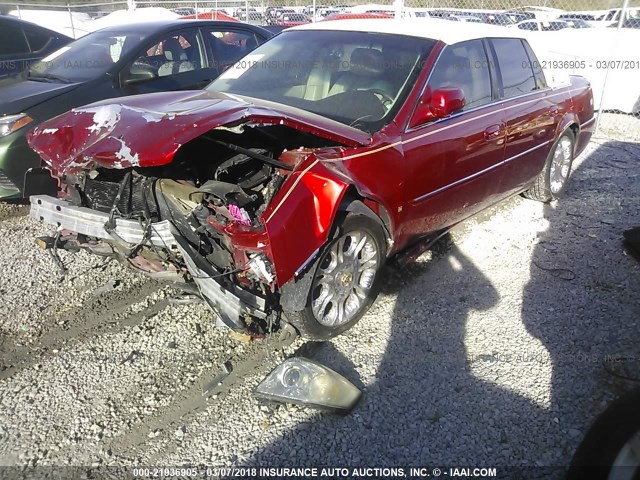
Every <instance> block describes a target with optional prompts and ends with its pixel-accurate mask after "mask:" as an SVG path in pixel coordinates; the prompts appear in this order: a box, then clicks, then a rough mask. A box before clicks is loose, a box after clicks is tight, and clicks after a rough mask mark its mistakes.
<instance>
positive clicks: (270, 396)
mask: <svg viewBox="0 0 640 480" xmlns="http://www.w3.org/2000/svg"><path fill="white" fill-rule="evenodd" d="M254 394H255V396H256V397H257V398H261V399H265V400H272V401H278V402H284V403H295V404H298V405H305V406H311V407H315V408H320V409H323V410H333V411H336V412H338V413H348V412H349V411H351V409H353V407H354V406H355V405H356V403H358V400H360V397H361V395H362V393H361V392H360V390H358V388H357V387H355V386H354V385H353V384H352V383H351V382H350V381H349V380H347V379H346V378H344V377H343V376H342V375H340V374H338V373H336V372H334V371H333V370H331V369H330V368H328V367H325V366H324V365H321V364H319V363H317V362H314V361H313V360H309V359H307V358H303V357H292V358H289V359H287V360H285V361H284V362H282V363H281V364H280V365H278V366H277V367H276V368H275V369H274V370H273V371H272V372H271V373H270V374H269V375H267V378H265V379H264V380H263V381H262V382H261V383H260V385H258V387H257V388H256V390H255V392H254Z"/></svg>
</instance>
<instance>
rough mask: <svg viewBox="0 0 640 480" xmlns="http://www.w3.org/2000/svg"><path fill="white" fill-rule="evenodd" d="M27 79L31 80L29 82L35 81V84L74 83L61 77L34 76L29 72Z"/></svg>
mask: <svg viewBox="0 0 640 480" xmlns="http://www.w3.org/2000/svg"><path fill="white" fill-rule="evenodd" d="M27 78H29V80H33V81H35V82H51V83H55V82H60V83H73V81H71V80H69V79H68V78H64V77H60V76H58V75H53V74H51V73H39V74H33V73H31V72H28V73H27Z"/></svg>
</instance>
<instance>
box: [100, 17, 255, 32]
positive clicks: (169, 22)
mask: <svg viewBox="0 0 640 480" xmlns="http://www.w3.org/2000/svg"><path fill="white" fill-rule="evenodd" d="M186 26H194V27H198V26H205V27H207V26H209V27H210V26H215V27H229V28H238V27H239V26H243V27H248V28H251V29H255V28H260V27H256V26H255V25H250V24H246V23H242V22H225V21H223V20H196V19H193V20H190V19H180V18H175V19H163V20H152V21H148V22H135V23H122V24H119V25H110V26H107V27H104V28H102V29H100V30H98V31H104V32H119V31H131V30H132V29H135V30H136V31H137V32H140V33H153V32H157V31H161V30H164V29H171V28H175V27H186Z"/></svg>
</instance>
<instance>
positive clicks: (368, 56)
mask: <svg viewBox="0 0 640 480" xmlns="http://www.w3.org/2000/svg"><path fill="white" fill-rule="evenodd" d="M350 63H351V64H350V68H349V71H351V72H353V73H355V74H357V75H362V76H367V77H377V76H379V75H381V74H383V73H384V56H383V55H382V52H381V51H380V50H374V49H373V48H356V49H355V50H354V51H353V52H351V62H350Z"/></svg>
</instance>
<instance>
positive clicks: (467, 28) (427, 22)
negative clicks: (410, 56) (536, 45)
mask: <svg viewBox="0 0 640 480" xmlns="http://www.w3.org/2000/svg"><path fill="white" fill-rule="evenodd" d="M300 30H334V31H351V32H370V33H388V34H395V35H406V36H411V37H419V38H430V39H434V40H440V41H442V42H444V43H446V44H448V45H452V44H454V43H458V42H464V41H466V40H476V39H479V38H486V37H503V38H526V35H523V34H521V33H520V32H518V31H517V30H513V29H506V28H504V27H502V26H500V25H488V24H485V23H475V22H464V23H458V22H451V21H449V20H444V19H439V18H415V19H414V18H403V19H392V20H384V19H367V20H335V21H326V22H316V23H308V24H305V25H300V26H298V27H293V28H290V29H289V30H288V31H300Z"/></svg>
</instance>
